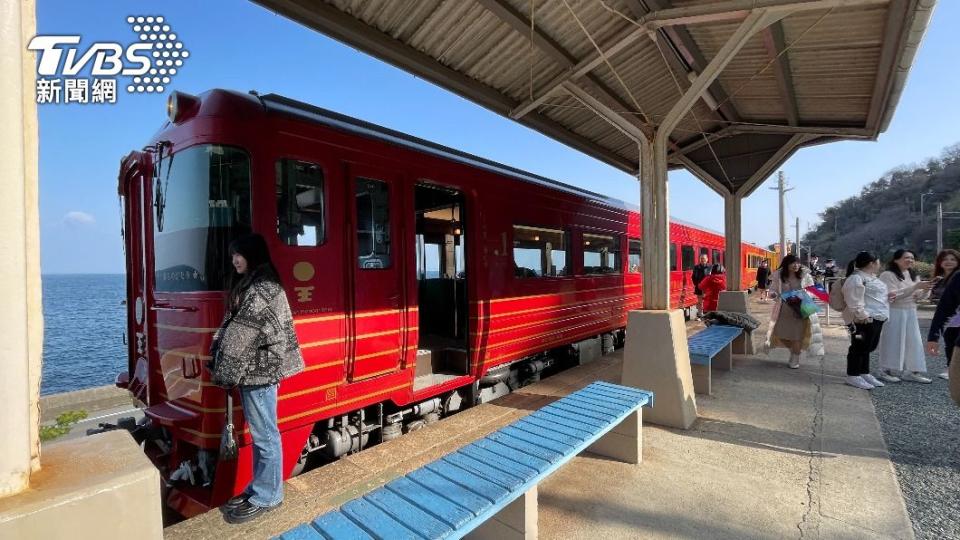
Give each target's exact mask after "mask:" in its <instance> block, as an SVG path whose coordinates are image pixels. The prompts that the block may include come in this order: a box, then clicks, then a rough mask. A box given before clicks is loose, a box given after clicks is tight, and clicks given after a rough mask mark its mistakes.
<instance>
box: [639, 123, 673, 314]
mask: <svg viewBox="0 0 960 540" xmlns="http://www.w3.org/2000/svg"><path fill="white" fill-rule="evenodd" d="M658 151H659V152H660V153H661V154H662V156H663V159H657V156H656V155H655V154H656V152H658ZM666 158H667V152H666V147H665V146H664V147H663V148H657V147H656V146H655V145H654V144H652V143H651V142H650V141H648V140H645V139H644V140H642V141H641V142H640V206H641V209H642V213H643V307H644V309H670V258H669V257H670V254H669V253H668V251H669V249H670V228H669V227H670V226H669V217H670V211H669V205H668V191H667V159H666ZM674 255H675V254H674Z"/></svg>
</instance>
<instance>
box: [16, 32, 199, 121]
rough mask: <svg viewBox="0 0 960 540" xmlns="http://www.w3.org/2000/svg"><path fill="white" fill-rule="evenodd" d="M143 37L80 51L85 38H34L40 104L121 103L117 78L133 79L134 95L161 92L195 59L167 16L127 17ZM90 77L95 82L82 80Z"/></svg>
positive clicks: (130, 89) (31, 45) (129, 85)
mask: <svg viewBox="0 0 960 540" xmlns="http://www.w3.org/2000/svg"><path fill="white" fill-rule="evenodd" d="M127 23H128V24H129V25H130V27H131V29H132V30H133V32H134V33H135V34H136V35H137V37H138V38H139V39H138V41H136V42H134V43H131V44H129V45H126V46H123V45H121V44H120V43H115V42H96V43H93V44H91V45H90V46H88V47H86V48H81V47H80V46H79V45H80V36H75V35H50V36H35V37H34V38H33V39H32V40H30V43H29V45H27V48H28V49H29V50H31V51H36V52H37V56H38V62H37V74H38V75H39V78H38V79H37V103H116V100H117V77H130V79H129V81H128V83H127V86H126V89H127V92H130V93H160V92H163V91H164V90H165V86H166V85H167V84H169V83H170V81H171V79H172V77H173V76H174V75H176V74H177V70H178V69H180V67H181V66H183V62H184V60H185V59H186V58H188V57H189V56H190V52H189V51H187V50H186V49H184V47H183V42H181V41H180V40H179V39H178V37H177V34H176V33H174V32H173V30H172V29H171V27H170V25H169V24H167V23H166V21H165V20H164V18H163V17H160V16H157V17H143V16H139V17H136V16H130V17H127ZM84 72H89V74H90V75H91V76H92V77H90V78H86V77H77V75H79V74H80V73H84Z"/></svg>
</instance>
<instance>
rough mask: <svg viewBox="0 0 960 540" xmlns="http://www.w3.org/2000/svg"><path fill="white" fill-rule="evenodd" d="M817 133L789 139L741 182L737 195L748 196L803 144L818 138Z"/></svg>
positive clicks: (799, 135)
mask: <svg viewBox="0 0 960 540" xmlns="http://www.w3.org/2000/svg"><path fill="white" fill-rule="evenodd" d="M816 138H817V136H816V135H806V134H797V135H794V136H793V137H791V138H790V140H789V141H787V144H785V145H783V146H781V147H780V149H779V150H777V153H775V154H774V155H772V156H770V159H768V160H767V161H766V163H764V164H763V165H761V166H760V168H759V169H757V171H756V172H755V173H753V174H752V175H750V178H748V179H747V181H746V182H744V183H743V184H740V187H738V188H737V192H736V195H737V196H738V197H748V196H750V194H751V193H753V192H754V190H756V189H757V188H758V187H760V184H762V183H763V182H764V180H766V179H767V177H769V176H770V175H771V174H773V171H774V170H776V169H777V167H779V166H780V165H782V164H783V162H785V161H786V160H788V159H790V156H792V155H793V153H794V152H796V151H797V149H799V148H800V147H801V146H802V145H804V144H806V143H808V142H810V141H812V140H814V139H816Z"/></svg>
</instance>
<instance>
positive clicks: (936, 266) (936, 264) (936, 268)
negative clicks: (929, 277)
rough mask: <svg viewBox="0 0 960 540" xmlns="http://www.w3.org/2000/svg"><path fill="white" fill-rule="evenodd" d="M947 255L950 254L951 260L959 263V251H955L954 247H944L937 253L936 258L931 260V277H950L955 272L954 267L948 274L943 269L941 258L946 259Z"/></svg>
mask: <svg viewBox="0 0 960 540" xmlns="http://www.w3.org/2000/svg"><path fill="white" fill-rule="evenodd" d="M947 256H952V257H953V260H955V261H957V262H958V263H960V251H957V250H955V249H945V250H943V251H941V252H940V253H937V258H936V260H934V261H933V277H940V276H943V277H945V278H948V277H952V275H953V274H954V273H955V272H956V269H954V271H953V272H951V273H950V275H947V273H946V270H944V269H943V260H944V259H946V258H947Z"/></svg>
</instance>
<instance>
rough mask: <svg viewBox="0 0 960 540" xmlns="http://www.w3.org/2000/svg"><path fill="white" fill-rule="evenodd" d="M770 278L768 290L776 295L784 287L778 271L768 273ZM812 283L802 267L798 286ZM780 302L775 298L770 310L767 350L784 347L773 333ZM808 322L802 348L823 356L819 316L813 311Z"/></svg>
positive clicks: (813, 354) (811, 353)
mask: <svg viewBox="0 0 960 540" xmlns="http://www.w3.org/2000/svg"><path fill="white" fill-rule="evenodd" d="M770 275H771V277H772V280H771V283H770V290H771V291H772V292H774V293H775V294H776V295H777V296H779V295H780V293H782V292H783V289H784V288H785V287H784V286H783V284H782V283H780V272H779V271H773V272H771V273H770ZM813 284H814V281H813V277H812V276H811V275H810V272H808V271H807V270H806V269H803V278H802V279H801V281H800V287H802V288H804V289H806V288H807V287H810V286H812V285H813ZM781 305H782V302H780V301H779V299H778V300H777V302H776V303H775V304H774V305H773V311H771V312H770V324H769V326H768V327H767V340H766V342H765V343H764V348H766V349H767V350H768V351H769V350H770V349H773V348H777V347H784V346H785V345H784V344H783V343H782V342H780V341H779V340H778V339H777V337H776V336H774V335H773V328H774V326H776V325H777V318H778V317H779V316H780V306H781ZM807 321H808V322H809V323H810V324H809V329H808V331H807V336H805V338H804V340H803V348H804V350H805V351H806V352H807V355H808V356H823V355H824V354H826V351H825V349H824V346H823V330H822V329H821V328H820V317H819V316H818V315H817V314H816V313H814V314H813V315H811V316H810V317H808V318H807Z"/></svg>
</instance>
